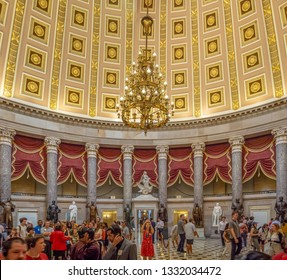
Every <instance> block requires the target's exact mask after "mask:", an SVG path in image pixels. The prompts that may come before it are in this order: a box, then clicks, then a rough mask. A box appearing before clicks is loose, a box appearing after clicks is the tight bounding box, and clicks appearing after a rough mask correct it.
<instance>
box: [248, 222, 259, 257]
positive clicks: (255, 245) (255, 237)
mask: <svg viewBox="0 0 287 280" xmlns="http://www.w3.org/2000/svg"><path fill="white" fill-rule="evenodd" d="M257 224H258V223H257V222H253V223H252V226H251V231H250V237H251V241H252V244H253V250H254V251H258V252H260V247H259V241H258V239H259V231H258V229H257Z"/></svg>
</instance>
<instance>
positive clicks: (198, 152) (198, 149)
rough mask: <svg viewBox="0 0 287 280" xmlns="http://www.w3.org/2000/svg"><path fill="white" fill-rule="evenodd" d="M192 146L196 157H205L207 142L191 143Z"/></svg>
mask: <svg viewBox="0 0 287 280" xmlns="http://www.w3.org/2000/svg"><path fill="white" fill-rule="evenodd" d="M191 148H192V151H193V153H194V157H195V158H196V157H203V152H204V150H205V144H204V143H203V142H198V143H194V144H191Z"/></svg>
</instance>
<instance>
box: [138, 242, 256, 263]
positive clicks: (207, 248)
mask: <svg viewBox="0 0 287 280" xmlns="http://www.w3.org/2000/svg"><path fill="white" fill-rule="evenodd" d="M154 248H155V257H154V258H153V259H155V260H230V252H226V255H222V252H223V249H224V248H223V247H222V245H221V241H220V239H210V238H207V239H195V240H194V244H193V246H192V254H191V255H187V254H186V253H179V252H177V250H176V248H173V247H172V244H170V246H169V248H163V246H161V245H160V244H155V245H154ZM185 250H186V249H185ZM251 250H252V248H251V247H247V248H243V249H242V250H241V254H244V253H246V252H248V251H251ZM138 259H139V260H140V259H141V256H140V246H138Z"/></svg>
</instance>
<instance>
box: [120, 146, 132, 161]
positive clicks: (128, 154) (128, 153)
mask: <svg viewBox="0 0 287 280" xmlns="http://www.w3.org/2000/svg"><path fill="white" fill-rule="evenodd" d="M134 149H135V148H134V146H132V145H123V146H122V147H121V150H122V153H123V155H124V159H130V160H131V159H132V156H133V153H134Z"/></svg>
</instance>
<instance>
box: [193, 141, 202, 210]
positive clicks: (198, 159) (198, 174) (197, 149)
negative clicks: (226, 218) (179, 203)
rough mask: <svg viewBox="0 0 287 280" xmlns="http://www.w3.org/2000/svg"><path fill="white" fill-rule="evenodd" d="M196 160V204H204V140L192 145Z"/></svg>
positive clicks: (200, 205)
mask: <svg viewBox="0 0 287 280" xmlns="http://www.w3.org/2000/svg"><path fill="white" fill-rule="evenodd" d="M191 148H192V151H193V160H194V205H195V204H196V203H197V204H198V206H199V207H200V208H201V209H203V208H202V206H203V152H204V150H205V144H204V143H202V142H199V143H195V144H192V145H191Z"/></svg>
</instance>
